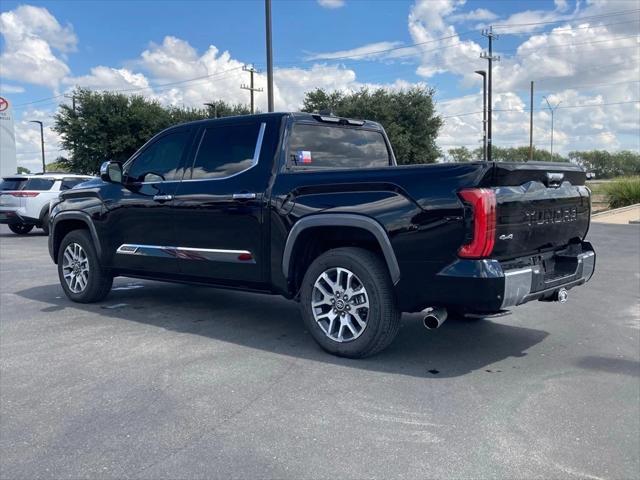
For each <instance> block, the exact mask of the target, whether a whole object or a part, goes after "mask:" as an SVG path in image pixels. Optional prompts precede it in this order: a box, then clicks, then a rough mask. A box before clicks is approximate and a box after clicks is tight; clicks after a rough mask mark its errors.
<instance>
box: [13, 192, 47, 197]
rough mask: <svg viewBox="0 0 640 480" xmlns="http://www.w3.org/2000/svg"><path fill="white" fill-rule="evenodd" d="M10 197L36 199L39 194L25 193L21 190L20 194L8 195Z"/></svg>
mask: <svg viewBox="0 0 640 480" xmlns="http://www.w3.org/2000/svg"><path fill="white" fill-rule="evenodd" d="M10 195H13V196H14V197H37V196H38V195H40V192H26V191H24V190H23V191H21V192H13V193H10Z"/></svg>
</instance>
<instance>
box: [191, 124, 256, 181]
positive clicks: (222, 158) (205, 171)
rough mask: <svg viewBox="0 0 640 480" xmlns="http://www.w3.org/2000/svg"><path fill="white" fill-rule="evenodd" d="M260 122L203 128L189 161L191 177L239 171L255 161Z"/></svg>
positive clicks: (203, 177)
mask: <svg viewBox="0 0 640 480" xmlns="http://www.w3.org/2000/svg"><path fill="white" fill-rule="evenodd" d="M260 128H261V125H260V124H257V123H254V124H246V125H221V126H217V127H211V128H207V129H206V130H205V131H204V134H203V137H202V139H201V141H200V146H199V147H198V153H197V154H196V158H195V160H194V162H193V170H192V174H191V178H198V179H206V178H225V177H230V176H232V175H235V174H238V173H240V172H243V171H245V170H247V169H249V168H251V167H252V166H253V165H255V161H256V160H257V154H256V149H257V148H259V146H257V143H258V135H259V133H260Z"/></svg>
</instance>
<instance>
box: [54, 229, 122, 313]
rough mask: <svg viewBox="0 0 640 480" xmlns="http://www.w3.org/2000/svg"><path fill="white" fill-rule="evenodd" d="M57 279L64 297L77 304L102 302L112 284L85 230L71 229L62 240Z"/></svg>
mask: <svg viewBox="0 0 640 480" xmlns="http://www.w3.org/2000/svg"><path fill="white" fill-rule="evenodd" d="M78 247H79V248H78ZM65 255H67V256H66V257H65ZM65 275H67V277H65ZM70 275H71V276H70ZM58 277H59V279H60V284H61V285H62V289H63V290H64V293H65V295H66V296H67V297H69V299H70V300H72V301H74V302H77V303H92V302H98V301H100V300H102V299H103V298H105V297H106V296H107V295H108V293H109V291H110V290H111V285H112V284H113V276H112V275H111V273H110V272H109V271H108V270H106V269H105V268H103V267H102V266H101V265H100V262H99V260H98V255H97V253H96V249H95V247H94V246H93V241H92V239H91V236H90V235H89V232H87V231H86V230H73V231H71V232H69V233H68V234H67V235H66V236H65V237H64V238H63V239H62V243H61V244H60V250H59V251H58ZM73 277H75V279H74V278H73Z"/></svg>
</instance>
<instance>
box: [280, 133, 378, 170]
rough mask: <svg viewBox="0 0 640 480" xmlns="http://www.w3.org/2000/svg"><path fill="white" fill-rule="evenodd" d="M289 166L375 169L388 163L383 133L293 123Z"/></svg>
mask: <svg viewBox="0 0 640 480" xmlns="http://www.w3.org/2000/svg"><path fill="white" fill-rule="evenodd" d="M288 158H289V165H290V166H294V167H311V168H377V167H386V166H389V164H390V161H389V159H390V156H389V150H388V149H387V144H386V142H385V140H384V137H383V135H382V133H380V132H375V131H372V130H362V129H357V128H348V127H334V126H326V125H306V124H295V125H294V126H293V129H292V131H291V135H290V138H289V150H288Z"/></svg>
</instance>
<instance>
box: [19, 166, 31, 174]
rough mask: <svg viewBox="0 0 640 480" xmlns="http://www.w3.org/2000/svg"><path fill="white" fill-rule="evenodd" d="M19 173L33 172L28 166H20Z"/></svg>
mask: <svg viewBox="0 0 640 480" xmlns="http://www.w3.org/2000/svg"><path fill="white" fill-rule="evenodd" d="M17 173H18V175H28V174H30V173H31V170H29V169H28V168H27V167H18V170H17Z"/></svg>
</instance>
